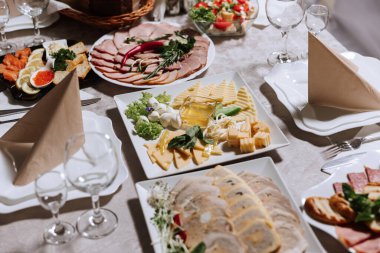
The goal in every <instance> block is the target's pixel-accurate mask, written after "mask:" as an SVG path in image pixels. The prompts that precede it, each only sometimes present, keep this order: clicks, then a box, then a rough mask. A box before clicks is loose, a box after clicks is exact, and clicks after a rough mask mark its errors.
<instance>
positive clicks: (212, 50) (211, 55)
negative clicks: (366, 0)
mask: <svg viewBox="0 0 380 253" xmlns="http://www.w3.org/2000/svg"><path fill="white" fill-rule="evenodd" d="M145 23H153V24H159V23H160V22H145ZM164 23H168V24H171V25H175V26H178V27H179V28H182V27H181V26H180V25H179V24H176V23H172V22H164ZM115 32H116V31H113V32H110V33H107V34H105V35H103V36H102V37H100V38H99V39H98V40H97V41H95V42H94V44H93V45H92V47H91V49H90V50H89V58H88V61H89V63H90V66H91V69H92V70H93V71H94V72H95V74H96V75H98V76H99V77H100V78H102V79H104V80H106V81H108V82H110V83H113V84H117V85H120V86H123V87H129V88H135V89H147V88H157V87H162V86H166V87H168V86H173V85H177V84H180V83H182V82H185V81H188V80H191V79H193V78H195V77H197V76H199V75H201V74H202V73H203V72H205V71H206V70H207V69H208V68H209V67H210V65H211V64H212V63H213V61H214V59H215V45H214V42H213V41H212V40H211V39H210V38H209V37H208V36H207V35H206V34H205V33H203V34H201V36H202V37H204V38H206V39H207V40H208V41H209V42H210V46H209V49H208V52H207V63H206V65H205V66H204V67H203V68H201V69H199V70H198V71H196V72H194V73H192V74H191V75H189V76H187V77H185V78H181V79H177V80H175V81H174V82H171V83H168V84H160V85H158V84H157V85H135V84H130V83H123V82H119V81H117V80H114V79H111V78H108V77H106V76H104V75H103V74H102V72H100V71H99V70H97V69H96V68H95V66H94V65H93V64H92V63H91V59H92V57H91V52H92V51H93V50H94V48H95V47H96V46H97V45H99V44H100V43H102V42H103V41H104V40H106V39H111V38H113V34H114V33H115Z"/></svg>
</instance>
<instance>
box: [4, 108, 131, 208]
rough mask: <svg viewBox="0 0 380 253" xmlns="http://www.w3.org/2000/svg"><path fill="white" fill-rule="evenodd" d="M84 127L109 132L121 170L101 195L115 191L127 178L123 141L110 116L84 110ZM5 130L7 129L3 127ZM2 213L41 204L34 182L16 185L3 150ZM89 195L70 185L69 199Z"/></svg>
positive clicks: (61, 167)
mask: <svg viewBox="0 0 380 253" xmlns="http://www.w3.org/2000/svg"><path fill="white" fill-rule="evenodd" d="M8 127H10V125H9V126H8ZM83 127H84V130H85V131H96V132H102V133H106V134H108V135H109V136H110V137H111V139H112V141H113V143H114V145H115V147H116V150H117V156H118V159H119V171H118V174H117V176H116V179H115V181H114V182H113V183H112V184H111V186H109V187H108V188H107V189H106V190H104V191H102V192H101V193H100V195H101V196H105V195H110V194H112V193H114V192H115V191H116V190H117V188H119V186H120V185H121V184H122V183H123V182H124V181H125V180H126V179H127V177H128V171H127V167H126V164H125V161H124V158H123V154H122V151H121V141H120V140H119V139H118V138H117V137H116V135H115V133H114V131H113V127H112V122H111V120H110V119H109V118H106V117H103V116H98V115H96V114H95V113H93V112H89V111H83ZM1 130H2V132H5V131H6V130H5V129H3V128H2V129H1ZM0 164H1V167H0V168H1V169H0V213H11V212H15V211H17V210H20V209H24V208H27V207H31V206H37V205H39V202H38V200H37V198H36V197H35V195H34V182H32V183H29V184H27V185H25V186H14V185H13V183H12V182H13V178H14V176H15V175H14V172H13V171H12V169H11V167H10V166H9V161H8V159H7V158H6V156H5V155H4V153H3V152H0ZM54 170H57V171H62V172H63V171H64V169H63V164H61V165H59V166H57V167H56V168H54ZM83 197H89V195H88V194H87V193H84V192H80V191H78V190H76V189H75V188H73V187H72V186H70V187H69V192H68V197H67V199H68V200H71V199H78V198H83Z"/></svg>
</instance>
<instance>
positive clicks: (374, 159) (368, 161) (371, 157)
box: [302, 150, 380, 239]
mask: <svg viewBox="0 0 380 253" xmlns="http://www.w3.org/2000/svg"><path fill="white" fill-rule="evenodd" d="M364 166H369V167H370V168H380V151H378V150H377V151H370V152H368V153H367V154H366V155H364V156H362V157H361V158H360V159H358V160H357V161H355V162H354V163H352V164H351V165H350V166H345V167H344V168H341V169H338V170H337V171H336V172H335V173H334V174H332V175H331V176H330V177H329V178H327V179H326V180H325V181H323V182H322V183H320V184H318V185H316V186H313V187H312V188H310V189H308V190H307V191H305V192H304V193H303V194H302V203H305V200H306V199H307V198H308V197H326V198H329V197H331V196H332V195H334V194H335V191H334V188H333V183H336V182H348V179H347V174H348V173H352V172H356V173H357V172H364V171H365V170H364ZM303 216H304V218H305V220H306V221H307V222H308V223H310V224H311V225H313V226H315V227H317V228H319V229H321V230H323V231H325V232H326V233H328V234H329V235H331V236H332V237H334V238H336V239H338V238H337V235H336V233H335V228H334V226H332V225H327V224H324V223H321V222H319V221H316V220H314V219H312V218H311V217H310V216H309V215H307V213H306V212H305V211H303Z"/></svg>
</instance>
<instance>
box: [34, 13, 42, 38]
mask: <svg viewBox="0 0 380 253" xmlns="http://www.w3.org/2000/svg"><path fill="white" fill-rule="evenodd" d="M32 19H33V26H34V38H38V37H40V28H39V27H38V25H39V21H38V16H36V17H32Z"/></svg>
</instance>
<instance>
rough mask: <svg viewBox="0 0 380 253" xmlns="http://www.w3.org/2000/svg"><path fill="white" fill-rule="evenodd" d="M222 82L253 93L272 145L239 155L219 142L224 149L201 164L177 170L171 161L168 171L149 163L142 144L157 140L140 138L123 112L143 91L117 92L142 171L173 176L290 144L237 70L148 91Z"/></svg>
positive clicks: (174, 91) (152, 175) (180, 89)
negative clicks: (268, 128) (269, 131)
mask: <svg viewBox="0 0 380 253" xmlns="http://www.w3.org/2000/svg"><path fill="white" fill-rule="evenodd" d="M223 81H226V82H231V81H232V82H234V83H235V85H236V87H237V88H238V89H239V88H240V87H246V89H247V90H248V91H249V93H250V94H251V95H252V97H253V99H254V101H255V103H256V111H257V114H258V117H259V118H260V120H261V121H263V122H265V123H266V124H267V125H268V126H269V127H270V129H271V144H270V145H269V146H268V147H266V148H262V149H257V150H256V151H255V152H253V153H247V154H242V153H240V152H239V151H237V150H236V149H233V148H228V147H225V145H224V146H222V144H219V146H221V149H222V150H223V154H222V155H220V156H210V158H209V159H208V160H207V161H205V162H204V163H202V164H200V165H196V164H195V163H190V164H189V165H187V166H186V167H184V168H181V169H176V168H175V166H174V165H173V164H172V165H171V166H170V167H169V169H168V170H163V169H161V168H160V167H159V166H158V165H157V164H152V162H151V160H150V158H149V155H148V153H147V149H146V148H145V147H144V144H147V143H148V144H149V143H152V144H153V143H156V142H157V140H154V141H147V140H145V139H143V138H141V137H140V136H138V135H137V134H136V132H135V130H134V124H133V122H132V121H131V120H130V119H129V118H127V116H126V115H125V111H126V108H127V106H128V105H129V104H130V103H131V102H132V101H136V100H139V99H140V98H141V97H142V91H138V92H133V93H128V94H123V95H117V96H115V97H114V99H115V102H116V104H117V107H118V110H119V113H120V115H121V117H122V119H123V122H124V125H125V127H126V129H127V132H128V134H129V136H130V138H131V141H132V144H133V147H134V148H135V150H136V153H137V155H138V158H139V160H140V162H141V164H142V167H143V169H144V172H145V174H146V176H147V178H157V177H163V176H167V175H173V174H177V173H183V172H187V171H192V170H195V169H199V168H203V167H208V166H212V165H216V164H220V163H223V162H229V161H232V160H236V159H240V158H244V157H249V156H252V155H256V154H261V153H264V152H267V151H270V150H274V149H277V148H280V147H283V146H286V145H288V144H289V142H288V140H287V138H286V137H285V136H284V134H283V133H282V131H281V130H280V129H279V127H278V126H277V125H276V124H275V123H274V121H273V120H272V118H271V117H270V116H269V115H268V113H267V112H266V111H265V109H264V108H263V106H262V105H261V104H260V103H259V101H258V100H257V98H256V97H255V96H254V94H253V93H252V91H251V90H250V88H249V86H248V85H247V84H246V83H245V81H244V80H243V79H242V78H241V76H240V75H239V74H238V73H236V72H229V73H224V74H218V75H214V76H210V77H206V78H201V79H195V80H192V81H187V82H184V83H182V84H180V85H179V86H178V88H177V89H167V88H166V87H158V88H155V89H151V90H149V93H152V94H153V96H158V95H160V94H163V93H164V92H166V94H168V95H171V97H172V99H173V98H174V97H175V96H177V95H179V94H180V93H181V92H183V91H184V90H186V89H187V88H189V87H191V86H193V85H194V84H196V83H198V82H200V83H201V84H203V85H207V84H211V83H221V82H223Z"/></svg>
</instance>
